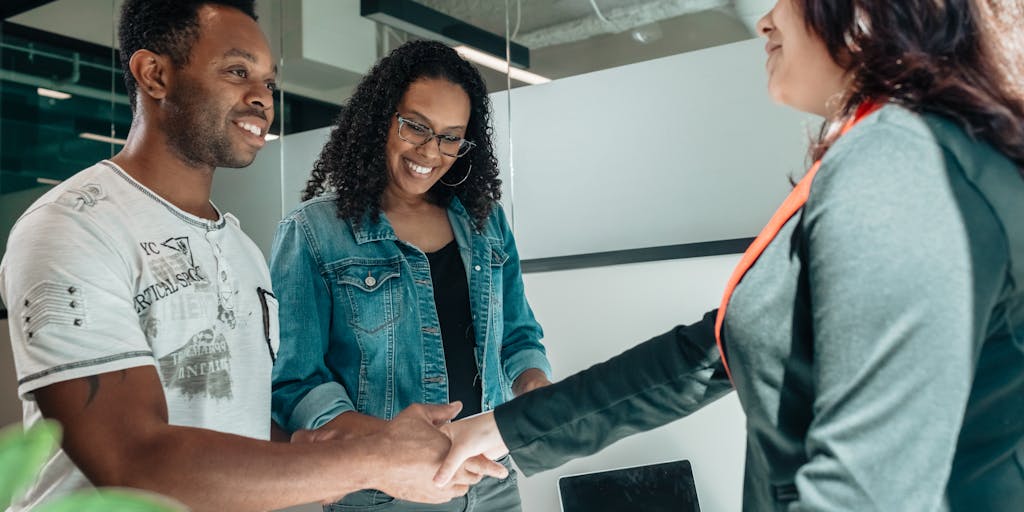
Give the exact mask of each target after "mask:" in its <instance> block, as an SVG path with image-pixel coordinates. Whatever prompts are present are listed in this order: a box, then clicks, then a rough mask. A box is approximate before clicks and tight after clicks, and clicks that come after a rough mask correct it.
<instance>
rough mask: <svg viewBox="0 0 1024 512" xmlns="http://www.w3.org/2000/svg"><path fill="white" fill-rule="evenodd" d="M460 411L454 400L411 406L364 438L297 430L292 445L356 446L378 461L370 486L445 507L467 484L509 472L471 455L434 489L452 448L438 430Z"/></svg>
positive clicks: (325, 430)
mask: <svg viewBox="0 0 1024 512" xmlns="http://www.w3.org/2000/svg"><path fill="white" fill-rule="evenodd" d="M460 410H462V404H461V403H459V402H455V403H453V404H449V405H423V404H416V405H412V406H410V407H408V408H406V409H405V410H404V411H402V412H401V413H399V414H398V416H396V417H395V418H394V419H393V420H391V421H389V422H387V423H386V424H385V426H384V428H382V429H380V430H379V431H378V432H374V433H371V434H367V435H365V436H361V437H349V436H344V435H341V434H340V433H339V432H338V431H337V430H335V429H325V428H321V429H318V430H300V431H297V432H295V434H294V435H293V436H292V442H293V443H300V442H330V441H335V442H336V441H341V442H351V443H360V444H362V445H364V446H366V447H367V448H368V449H372V450H374V451H375V452H376V453H378V454H379V457H380V463H379V464H378V468H379V470H377V471H374V475H372V476H371V485H372V488H374V489H378V490H380V491H382V492H384V493H386V494H389V495H391V496H394V497H395V498H398V499H402V500H406V501H415V502H420V503H445V502H447V501H450V500H451V499H453V498H456V497H458V496H462V495H463V494H466V492H467V491H468V490H469V486H471V485H473V484H476V483H477V482H479V481H480V480H481V479H482V478H483V477H485V476H492V477H495V478H505V477H507V476H508V470H506V469H505V467H504V466H502V465H501V464H498V463H496V462H494V461H492V460H490V459H487V458H484V457H470V458H467V460H465V461H463V463H461V464H460V465H459V467H457V468H456V471H454V477H453V478H451V479H449V480H450V481H449V482H448V484H447V485H445V486H441V487H439V486H436V485H434V483H433V481H432V477H433V476H434V474H435V473H436V472H437V469H438V467H439V466H440V464H441V461H442V460H443V459H444V456H445V455H446V454H447V453H448V452H449V449H450V447H451V441H450V440H449V438H448V436H447V435H445V434H443V433H442V432H441V431H440V430H438V427H439V426H441V425H444V424H446V423H447V422H449V421H451V419H452V418H454V417H455V415H457V414H458V413H459V411H460ZM325 426H326V425H325ZM339 498H340V497H339Z"/></svg>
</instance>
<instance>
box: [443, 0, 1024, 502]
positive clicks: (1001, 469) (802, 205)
mask: <svg viewBox="0 0 1024 512" xmlns="http://www.w3.org/2000/svg"><path fill="white" fill-rule="evenodd" d="M997 26H1002V27H1005V28H1006V29H1007V30H1010V32H1006V33H1002V32H999V31H996V30H993V29H992V27H997ZM1022 26H1024V2H1021V1H1020V0H900V1H893V0H778V2H777V4H776V5H775V7H774V8H773V9H772V10H771V11H770V12H769V13H768V14H767V15H766V16H765V17H764V18H762V19H761V21H760V22H759V23H758V28H759V29H760V32H761V34H762V35H763V36H764V37H765V38H766V39H767V44H766V45H765V50H766V52H767V54H768V55H767V64H766V67H767V72H768V89H769V92H770V93H771V95H772V97H773V98H774V99H775V100H776V101H779V102H781V103H784V104H786V105H789V106H791V107H794V108H796V109H799V110H801V111H805V112H810V113H814V114H818V115H820V116H822V117H824V118H825V120H826V121H825V125H824V128H823V129H822V132H821V136H820V138H819V139H818V140H817V141H816V143H815V144H814V145H813V147H812V152H811V153H812V157H813V158H814V159H815V160H816V163H815V164H814V165H813V167H811V169H810V171H808V172H807V173H806V174H805V175H804V177H803V178H802V179H801V180H800V182H799V183H798V184H797V185H796V186H795V187H794V189H793V191H792V193H791V194H790V196H789V197H788V198H787V199H786V201H785V202H784V203H783V205H782V206H781V207H780V208H779V210H778V211H777V212H776V214H775V215H774V216H773V217H772V218H771V220H770V221H769V222H768V225H767V226H766V227H765V229H764V230H763V231H762V232H761V234H760V235H759V236H758V237H757V238H756V239H755V241H754V242H753V243H752V244H751V246H750V248H749V249H748V250H747V252H746V254H744V256H743V258H742V259H741V260H740V263H739V265H738V266H737V268H736V270H735V271H734V273H733V275H732V277H731V278H730V280H729V282H728V283H727V285H726V292H725V294H724V297H723V299H722V301H721V304H720V306H719V308H718V309H717V310H715V311H712V312H710V313H708V314H706V315H705V317H704V319H703V320H701V321H699V322H697V323H695V324H691V325H688V326H679V327H676V328H675V329H673V330H671V331H669V332H668V333H666V334H664V335H662V336H659V337H656V338H654V339H652V340H649V341H647V342H645V343H643V344H641V345H639V346H637V347H635V348H633V349H631V350H630V351H627V352H625V353H624V354H622V355H619V356H617V357H615V358H613V359H611V360H609V361H607V362H605V363H603V364H600V365H596V366H594V367H592V368H591V369H589V370H586V371H584V372H581V373H579V374H577V375H574V376H572V377H569V378H567V379H566V380H564V381H562V382H559V383H556V384H553V385H551V386H548V387H546V388H544V389H541V390H538V391H537V392H536V393H531V394H530V395H529V396H525V397H522V398H518V399H516V400H512V401H510V402H508V403H506V404H503V405H501V406H499V407H498V408H496V409H495V411H494V412H493V413H490V414H484V415H480V416H478V417H475V418H471V419H468V420H466V421H462V422H454V423H451V424H450V425H447V426H445V427H443V429H445V430H448V431H449V433H450V434H451V435H452V436H453V439H454V445H453V449H452V452H451V454H450V456H449V460H448V461H446V464H445V465H444V466H443V467H442V471H440V472H439V474H438V475H437V478H436V480H435V481H437V482H440V483H443V482H445V481H446V480H447V476H448V475H449V474H450V472H451V469H453V468H454V467H457V463H458V462H459V461H460V460H462V458H463V457H465V456H468V455H476V454H481V453H484V454H488V455H491V456H498V455H501V454H504V453H507V452H508V451H509V450H511V454H512V456H513V457H514V458H515V460H516V464H517V465H518V466H519V468H520V469H522V470H523V471H524V472H525V473H527V474H530V473H533V472H536V471H540V470H544V469H549V468H552V467H554V466H557V465H559V464H561V463H563V462H565V461H567V460H569V459H571V458H573V457H578V456H582V455H587V454H590V453H594V452H596V451H597V450H600V449H601V448H603V447H605V446H607V445H608V444H609V443H612V442H613V441H615V440H617V439H620V438H622V437H625V436H627V435H630V434H633V433H636V432H640V431H644V430H648V429H651V428H655V427H657V426H660V425H662V424H665V423H667V422H669V421H672V420H675V419H678V418H680V417H682V416H685V415H687V414H690V413H692V412H694V411H696V410H697V409H699V408H700V407H702V406H704V405H706V404H708V403H710V402H711V401H713V400H715V399H717V398H719V397H721V396H722V395H724V394H725V393H727V392H728V391H730V390H732V389H735V390H736V392H737V394H738V395H739V399H740V403H741V404H742V406H743V410H744V412H745V413H746V428H747V439H746V448H747V457H746V465H745V468H744V470H745V473H746V479H745V482H744V506H743V508H744V509H745V510H752V511H770V510H777V511H782V510H885V511H888V510H920V511H940V510H947V511H948V510H956V511H974V510H985V511H1007V512H1010V511H1013V512H1017V511H1020V510H1022V509H1024V472H1022V470H1024V95H1022V92H1024V91H1022V90H1021V84H1020V82H1019V81H1015V80H1014V79H1013V77H1014V76H1017V77H1019V76H1020V74H1021V72H1022V70H1024V41H1022V38H1021V36H1020V27H1022ZM1013 31H1016V32H1013ZM1011 41H1016V43H1010V44H1008V42H1011ZM449 463H450V464H451V466H449Z"/></svg>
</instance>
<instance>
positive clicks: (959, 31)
mask: <svg viewBox="0 0 1024 512" xmlns="http://www.w3.org/2000/svg"><path fill="white" fill-rule="evenodd" d="M986 2H991V0H900V1H899V2H894V1H892V0H852V1H851V0H802V1H801V2H799V5H800V6H801V7H802V9H803V13H804V21H805V23H806V24H807V26H808V28H809V29H810V30H811V31H812V32H814V33H815V34H817V35H818V36H819V37H821V39H822V40H823V41H824V43H825V46H826V47H827V48H828V51H829V53H830V54H831V56H832V59H833V60H834V61H835V62H836V63H837V64H839V65H841V66H843V67H845V68H846V69H847V70H848V71H849V72H850V73H851V75H852V78H853V84H852V87H851V88H850V89H849V90H848V91H846V93H845V95H844V96H843V98H842V99H841V102H840V105H841V108H842V114H845V115H847V116H848V115H850V114H851V113H852V112H853V111H854V109H856V108H857V105H859V104H860V103H861V102H863V101H865V100H868V99H873V98H888V99H889V101H892V102H895V103H897V104H899V105H902V106H904V107H906V108H908V109H910V110H912V111H915V112H931V113H935V114H939V115H943V116H946V117H949V118H951V119H953V120H954V121H956V122H957V124H959V125H960V126H961V127H962V128H963V129H964V130H965V131H966V132H967V133H969V134H971V136H973V137H975V138H977V139H981V140H983V141H985V142H988V143H989V144H991V145H993V146H995V148H996V149H998V150H999V151H1000V152H1002V153H1003V154H1005V155H1006V156H1007V157H1008V158H1009V159H1010V160H1012V161H1013V162H1015V163H1016V164H1017V165H1018V166H1020V167H1021V173H1022V175H1024V123H1022V122H1021V119H1024V99H1022V98H1020V97H1018V96H1017V95H1016V94H1015V93H1014V91H1012V90H1011V89H1010V88H1008V87H1007V86H1008V85H1011V84H1008V83H1007V81H1006V78H1009V77H1008V76H1007V75H1008V73H1006V72H1005V70H1002V69H1000V67H999V64H1000V63H1001V62H1003V61H1010V62H1020V61H1021V60H1022V59H1021V56H1020V55H1019V52H1021V51H1022V50H1021V49H1020V48H999V47H997V46H986V45H985V44H984V43H985V40H984V39H983V38H984V37H986V36H988V37H999V36H998V35H996V34H986V33H985V31H984V29H985V28H987V26H988V25H989V24H988V23H986V22H987V21H988V19H987V18H990V17H992V16H994V15H995V12H994V11H993V10H992V9H989V8H983V7H988V6H989V4H988V3H986ZM1001 14H1002V15H1003V16H1005V17H1006V20H1005V23H1006V26H1007V27H1019V26H1020V23H1021V22H1022V21H1024V20H1021V12H1020V11H1019V8H1018V11H1017V12H1013V11H1012V10H1011V9H1006V10H1005V12H1001ZM1000 51H1002V52H1004V53H1000ZM1007 52H1009V53H1007ZM1014 52H1018V53H1014ZM843 117H845V116H843V115H841V116H840V118H843ZM826 133H828V130H827V124H826V126H825V127H823V130H822V135H821V136H820V137H819V141H818V143H817V144H816V145H815V147H813V148H812V154H811V157H812V159H818V158H820V157H821V156H822V154H824V152H825V150H826V149H827V148H828V146H829V145H831V143H832V142H834V141H835V138H836V133H838V132H832V133H831V135H828V136H826V135H825V134H826Z"/></svg>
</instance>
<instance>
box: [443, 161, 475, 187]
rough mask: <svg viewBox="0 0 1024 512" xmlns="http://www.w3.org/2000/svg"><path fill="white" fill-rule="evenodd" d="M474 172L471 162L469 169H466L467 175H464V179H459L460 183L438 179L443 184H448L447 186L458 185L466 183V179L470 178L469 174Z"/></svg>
mask: <svg viewBox="0 0 1024 512" xmlns="http://www.w3.org/2000/svg"><path fill="white" fill-rule="evenodd" d="M472 172H473V164H469V169H467V170H466V175H465V176H463V177H462V179H461V180H459V182H458V183H445V182H444V180H443V179H441V180H437V181H440V182H441V184H442V185H444V186H447V187H457V186H459V185H462V184H463V183H465V181H466V179H467V178H469V175H470V173H472Z"/></svg>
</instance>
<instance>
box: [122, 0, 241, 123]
mask: <svg viewBox="0 0 1024 512" xmlns="http://www.w3.org/2000/svg"><path fill="white" fill-rule="evenodd" d="M254 4H255V0H126V1H125V3H124V5H123V6H122V7H121V20H120V23H119V25H118V40H119V42H120V44H121V50H120V52H121V68H122V69H124V86H125V89H126V90H127V91H128V99H129V101H130V102H131V105H132V111H133V112H134V111H135V90H136V88H137V87H138V84H137V83H136V81H135V77H134V76H132V71H131V69H129V68H128V62H129V61H130V60H131V58H132V55H133V54H134V53H135V52H137V51H139V50H149V51H151V52H154V53H158V54H160V55H166V56H168V57H170V59H171V62H173V63H174V65H175V66H176V67H178V68H181V67H182V66H184V65H186V64H188V59H189V55H190V54H191V53H192V45H193V44H195V42H196V39H197V38H198V37H199V9H200V8H201V7H203V6H204V5H220V6H224V7H231V8H234V9H238V10H239V11H242V12H243V13H245V14H246V15H248V16H249V17H250V18H252V19H253V20H255V19H256V10H255V6H254Z"/></svg>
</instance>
